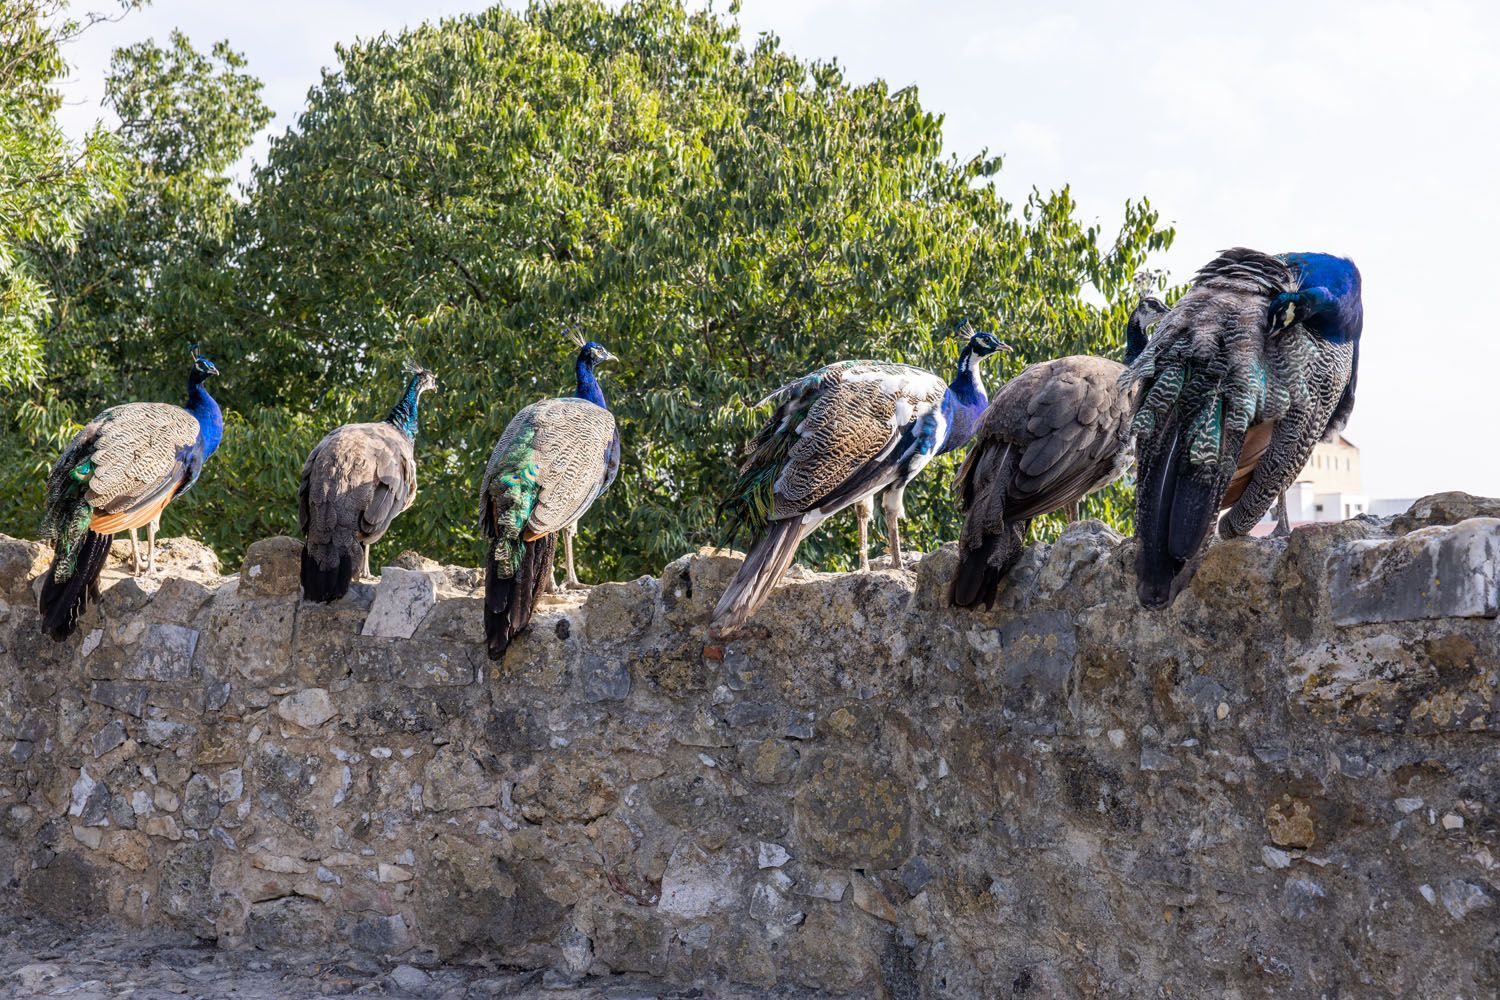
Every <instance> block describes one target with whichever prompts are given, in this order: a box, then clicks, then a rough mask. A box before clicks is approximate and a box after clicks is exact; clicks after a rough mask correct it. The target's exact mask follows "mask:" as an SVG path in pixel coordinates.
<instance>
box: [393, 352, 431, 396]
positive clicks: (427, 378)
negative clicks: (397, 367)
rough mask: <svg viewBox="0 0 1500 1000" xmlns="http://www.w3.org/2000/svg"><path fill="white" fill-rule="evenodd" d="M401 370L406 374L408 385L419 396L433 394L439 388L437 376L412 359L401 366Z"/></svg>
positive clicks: (408, 359)
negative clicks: (426, 393) (427, 393)
mask: <svg viewBox="0 0 1500 1000" xmlns="http://www.w3.org/2000/svg"><path fill="white" fill-rule="evenodd" d="M401 370H402V371H404V372H405V373H406V377H407V379H408V382H407V384H408V385H409V386H411V387H412V388H414V389H416V392H417V395H418V396H420V395H422V393H424V392H432V391H433V390H434V389H437V388H438V380H437V376H436V375H434V374H433V373H432V372H431V371H429V370H428V369H426V368H423V367H422V366H421V365H419V364H417V363H416V362H415V361H413V360H412V359H411V358H407V359H406V362H405V363H404V364H403V365H402V366H401Z"/></svg>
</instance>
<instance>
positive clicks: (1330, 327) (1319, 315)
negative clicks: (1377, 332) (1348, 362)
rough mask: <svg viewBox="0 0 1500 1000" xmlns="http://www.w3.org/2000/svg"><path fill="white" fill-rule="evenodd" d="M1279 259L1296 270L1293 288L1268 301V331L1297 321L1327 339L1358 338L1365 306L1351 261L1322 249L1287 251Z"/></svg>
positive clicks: (1319, 336) (1284, 328) (1340, 341)
mask: <svg viewBox="0 0 1500 1000" xmlns="http://www.w3.org/2000/svg"><path fill="white" fill-rule="evenodd" d="M1281 259H1282V260H1284V261H1286V262H1287V263H1288V264H1289V265H1291V267H1292V268H1293V270H1294V271H1295V272H1296V275H1297V288H1296V290H1295V291H1291V292H1282V293H1281V294H1280V295H1277V296H1276V298H1275V299H1273V300H1272V301H1271V307H1270V318H1271V332H1272V333H1273V334H1276V333H1280V332H1282V331H1283V330H1286V329H1288V328H1290V327H1292V326H1296V325H1298V324H1301V325H1302V326H1304V327H1306V328H1307V330H1308V332H1309V333H1311V334H1312V335H1313V336H1315V337H1318V338H1319V339H1321V340H1325V341H1328V342H1330V343H1335V344H1347V343H1349V342H1350V341H1355V340H1358V339H1359V335H1360V334H1361V333H1362V332H1363V331H1364V325H1365V310H1364V304H1363V302H1362V301H1361V298H1360V278H1359V268H1357V267H1355V266H1354V262H1353V261H1352V260H1349V259H1348V258H1347V257H1335V256H1334V255H1333V254H1326V253H1287V254H1282V255H1281Z"/></svg>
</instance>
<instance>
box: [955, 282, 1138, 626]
mask: <svg viewBox="0 0 1500 1000" xmlns="http://www.w3.org/2000/svg"><path fill="white" fill-rule="evenodd" d="M1166 312H1167V307H1166V306H1165V305H1163V304H1162V303H1161V301H1160V300H1159V299H1155V298H1152V297H1149V296H1145V297H1142V298H1141V300H1140V302H1139V303H1137V304H1136V307H1135V309H1134V310H1132V311H1131V314H1130V320H1129V322H1128V324H1127V325H1126V328H1125V364H1124V365H1122V364H1120V363H1119V362H1118V361H1111V360H1109V359H1108V358H1098V357H1093V356H1092V355H1087V354H1078V355H1073V356H1071V357H1065V358H1057V359H1055V360H1052V361H1042V362H1039V363H1037V364H1034V365H1030V366H1028V367H1027V368H1026V369H1025V370H1024V371H1022V372H1021V374H1019V375H1017V376H1016V377H1015V378H1013V379H1011V380H1010V381H1009V382H1007V383H1006V384H1005V386H1004V387H1003V388H1001V389H1000V390H999V391H998V392H996V393H995V398H994V400H993V401H992V402H991V403H990V406H989V409H987V410H986V411H985V412H984V418H983V419H982V420H981V421H980V425H979V430H978V431H977V433H976V434H975V438H974V446H973V447H972V448H971V449H970V450H969V454H968V457H967V458H965V459H964V464H963V466H962V467H961V468H960V469H959V472H958V479H957V482H956V486H955V488H956V490H957V493H958V497H959V502H960V503H961V504H962V506H963V510H964V527H963V533H962V534H961V535H960V536H959V545H958V549H959V563H958V568H957V570H956V571H955V572H954V575H953V582H952V585H951V586H950V587H949V598H950V600H951V601H952V602H953V604H954V605H956V606H958V607H973V606H974V605H976V604H980V603H983V604H984V605H985V606H989V605H990V604H992V603H993V602H994V600H995V592H996V590H997V589H998V587H999V585H1000V581H1001V579H1003V578H1004V576H1005V574H1006V573H1008V572H1010V568H1011V567H1012V566H1013V565H1015V562H1016V560H1017V559H1019V558H1020V557H1021V551H1022V544H1023V542H1024V540H1025V538H1026V529H1027V526H1028V525H1029V524H1030V523H1031V519H1032V518H1034V517H1041V516H1042V515H1044V514H1049V513H1051V512H1052V511H1054V510H1060V509H1062V508H1065V507H1066V508H1068V509H1069V517H1070V518H1071V519H1074V520H1076V518H1077V513H1076V511H1077V504H1078V501H1079V500H1081V499H1082V498H1083V497H1085V496H1087V495H1088V494H1090V493H1092V492H1094V491H1095V490H1099V489H1103V488H1104V487H1105V486H1108V485H1109V484H1110V483H1112V482H1114V481H1115V480H1116V479H1118V478H1119V477H1120V476H1121V475H1123V474H1124V473H1125V471H1126V470H1127V469H1128V468H1129V467H1130V463H1131V462H1132V461H1133V460H1134V458H1135V449H1134V447H1133V445H1134V442H1133V440H1132V438H1131V433H1130V419H1131V417H1132V416H1133V415H1134V413H1135V404H1136V402H1137V401H1138V397H1137V395H1136V392H1135V390H1134V389H1130V390H1126V389H1121V388H1120V374H1121V372H1123V371H1124V370H1125V365H1128V364H1130V363H1131V362H1132V361H1134V360H1135V359H1136V357H1137V356H1139V355H1140V353H1141V351H1142V350H1144V349H1145V347H1146V343H1147V340H1146V332H1147V330H1149V329H1150V327H1151V325H1152V324H1154V323H1156V322H1157V321H1158V320H1159V319H1161V317H1162V316H1164V315H1165V314H1166Z"/></svg>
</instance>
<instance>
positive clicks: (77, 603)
mask: <svg viewBox="0 0 1500 1000" xmlns="http://www.w3.org/2000/svg"><path fill="white" fill-rule="evenodd" d="M112 540H113V536H112V535H101V534H99V533H97V532H94V531H86V532H84V535H83V539H82V540H81V541H80V542H79V543H78V561H77V564H76V566H75V567H74V569H73V575H72V576H70V577H68V578H67V579H66V580H63V581H62V582H61V583H59V582H58V581H57V578H56V576H55V575H54V574H55V573H56V572H57V561H58V557H57V556H53V557H52V565H51V566H50V567H48V568H47V576H46V578H45V579H43V580H42V593H41V597H40V598H39V600H38V601H37V605H38V609H39V610H40V611H41V614H42V631H43V632H46V633H47V634H48V635H49V636H51V637H52V638H53V639H55V640H56V641H58V642H62V641H63V640H64V639H66V638H67V637H68V636H70V635H72V634H73V632H74V630H75V629H77V628H78V619H79V617H80V616H81V615H82V614H83V612H84V611H85V610H86V609H87V608H88V606H89V601H90V599H92V598H94V597H97V596H98V593H99V591H98V580H99V573H100V572H101V571H102V570H103V569H104V563H105V561H106V560H108V559H109V543H110V542H111V541H112Z"/></svg>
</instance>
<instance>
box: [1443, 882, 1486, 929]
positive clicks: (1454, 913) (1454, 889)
mask: <svg viewBox="0 0 1500 1000" xmlns="http://www.w3.org/2000/svg"><path fill="white" fill-rule="evenodd" d="M1440 895H1441V897H1442V900H1443V909H1445V910H1447V911H1448V915H1449V916H1450V917H1452V918H1453V919H1454V920H1462V919H1463V918H1464V917H1467V916H1468V915H1469V914H1471V913H1473V912H1474V911H1475V910H1482V909H1485V908H1486V907H1489V906H1492V905H1494V902H1495V901H1494V900H1492V899H1490V897H1489V894H1488V893H1486V892H1485V891H1484V890H1483V889H1481V888H1480V887H1479V886H1477V885H1475V884H1474V883H1473V882H1465V881H1464V880H1463V879H1461V878H1450V879H1448V880H1447V881H1446V882H1444V883H1443V887H1442V890H1441V892H1440Z"/></svg>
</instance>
